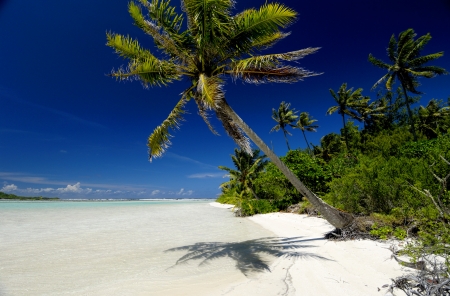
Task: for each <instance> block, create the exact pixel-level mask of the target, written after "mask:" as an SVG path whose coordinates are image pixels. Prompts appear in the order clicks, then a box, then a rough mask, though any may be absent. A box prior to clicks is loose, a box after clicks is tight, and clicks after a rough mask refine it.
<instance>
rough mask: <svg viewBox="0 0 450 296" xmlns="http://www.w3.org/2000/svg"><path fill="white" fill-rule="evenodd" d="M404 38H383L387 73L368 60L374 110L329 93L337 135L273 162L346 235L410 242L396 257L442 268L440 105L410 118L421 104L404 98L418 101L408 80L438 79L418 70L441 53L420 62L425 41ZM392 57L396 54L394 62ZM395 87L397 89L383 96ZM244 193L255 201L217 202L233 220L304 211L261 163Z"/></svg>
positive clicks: (444, 218) (354, 97)
mask: <svg viewBox="0 0 450 296" xmlns="http://www.w3.org/2000/svg"><path fill="white" fill-rule="evenodd" d="M414 37H415V34H414V31H413V30H411V29H410V30H407V31H405V32H402V33H401V34H400V35H399V40H397V39H396V38H395V36H392V38H391V41H390V44H389V48H388V56H389V59H390V61H391V62H392V63H393V64H394V66H395V67H394V66H392V67H391V66H390V65H388V64H385V63H384V62H382V61H381V60H378V59H376V58H374V57H372V56H370V57H369V60H370V62H372V64H374V65H375V66H379V67H381V68H383V69H386V70H388V73H387V74H386V75H385V76H383V77H382V79H380V80H379V81H378V82H377V83H376V84H375V85H379V84H381V82H383V81H386V90H384V91H379V92H378V94H377V99H376V100H374V101H371V100H370V97H367V96H363V95H362V91H363V90H362V89H357V90H356V91H353V89H352V88H350V89H347V84H346V83H343V84H342V86H341V88H340V89H339V91H337V92H334V91H333V90H332V89H330V92H331V95H332V96H333V98H334V99H335V100H336V102H337V106H332V107H330V108H329V109H328V113H329V114H332V113H334V112H337V113H338V114H340V115H341V116H342V122H343V127H342V129H341V131H340V134H336V133H330V134H327V135H324V136H323V137H322V139H321V141H320V144H318V145H314V144H313V145H312V147H313V149H310V147H309V145H308V149H306V150H300V149H297V150H290V151H288V152H287V154H286V155H285V156H284V157H281V160H282V161H283V162H284V163H285V165H286V166H287V167H288V168H289V169H290V170H291V171H292V172H293V173H294V174H295V175H296V176H297V177H298V178H299V179H300V180H302V181H303V182H304V184H305V185H306V186H307V187H308V188H310V189H311V190H312V191H313V192H314V193H315V194H317V195H319V196H320V197H322V198H323V200H324V201H325V202H326V203H328V204H330V205H332V206H334V207H336V208H338V209H339V210H341V211H343V212H347V213H351V214H352V215H353V216H354V217H357V218H355V219H354V221H355V222H354V223H353V224H352V227H353V226H354V225H356V229H359V231H362V232H364V233H366V234H367V235H371V236H373V237H378V238H381V239H387V238H389V237H397V238H399V239H404V238H405V237H407V236H414V237H415V238H417V239H416V240H413V243H409V244H408V247H407V248H406V250H405V252H406V253H407V254H408V255H410V256H411V257H412V258H413V259H414V260H418V259H419V258H424V254H435V255H439V256H441V257H442V258H444V259H445V264H446V265H447V267H450V252H449V251H448V246H449V245H450V190H449V189H450V98H448V99H447V101H444V100H438V99H429V101H428V103H427V104H425V105H421V106H418V107H416V108H414V104H417V103H418V102H420V101H421V97H420V96H408V92H409V93H412V94H416V95H418V94H421V93H420V92H419V91H417V89H416V87H417V86H418V85H419V83H418V80H417V79H418V77H421V76H422V77H425V78H432V77H434V76H435V75H440V74H446V71H445V70H444V69H442V68H439V67H436V66H430V67H428V66H423V64H425V63H426V62H427V61H432V60H435V59H437V58H439V57H440V56H442V53H441V52H439V53H436V54H431V55H428V56H424V57H421V56H420V55H419V54H420V50H421V49H422V48H423V46H424V45H425V44H426V43H427V42H428V41H429V40H430V38H431V37H430V36H429V34H427V35H425V36H422V37H419V38H418V39H417V40H414ZM405 40H406V41H407V42H406V41H405ZM404 41H405V42H406V43H405V42H404ZM414 44H415V45H416V46H414ZM401 47H405V48H406V49H405V50H404V51H403V52H400V51H399V50H400V49H401ZM397 51H399V52H398V53H397ZM407 51H409V53H407ZM403 54H406V55H405V57H402V55H403ZM407 59H410V60H409V61H407ZM405 61H406V62H405ZM418 70H420V71H421V72H420V73H419V72H417V73H416V72H414V71H418ZM395 80H398V81H399V82H400V84H401V87H399V88H398V89H396V90H395V91H392V87H393V84H394V82H395ZM282 104H285V105H287V106H290V104H288V103H284V102H282ZM291 110H295V109H293V108H292V109H291ZM346 115H347V116H346ZM315 127H318V126H315ZM305 140H306V138H305ZM306 143H307V144H308V142H306ZM252 184H253V190H254V191H255V192H256V194H257V196H258V197H259V199H254V198H252V196H250V195H248V194H247V195H245V194H242V191H239V187H235V188H232V190H229V191H227V192H224V193H223V194H222V196H221V197H220V199H225V198H228V202H229V203H234V204H237V205H239V206H240V208H241V209H240V211H239V213H240V215H242V216H246V215H253V214H257V213H266V212H269V211H279V210H287V209H288V207H289V206H291V205H293V204H300V206H299V207H297V208H298V209H299V210H298V211H299V212H301V211H302V210H304V209H306V208H308V207H310V205H309V204H308V202H307V201H306V200H304V197H303V196H302V195H301V194H300V193H299V192H298V191H297V190H295V188H294V187H293V186H292V185H291V184H290V182H288V180H287V179H286V178H285V177H284V175H283V174H282V173H281V172H280V171H279V170H278V168H277V167H275V166H274V165H273V164H271V163H268V164H266V165H265V166H264V168H263V169H262V170H261V171H260V173H259V174H258V175H257V176H256V177H255V178H254V179H253V180H252ZM233 198H234V201H235V200H236V198H238V199H239V203H236V202H234V201H233ZM220 199H219V200H220ZM425 258H426V256H425Z"/></svg>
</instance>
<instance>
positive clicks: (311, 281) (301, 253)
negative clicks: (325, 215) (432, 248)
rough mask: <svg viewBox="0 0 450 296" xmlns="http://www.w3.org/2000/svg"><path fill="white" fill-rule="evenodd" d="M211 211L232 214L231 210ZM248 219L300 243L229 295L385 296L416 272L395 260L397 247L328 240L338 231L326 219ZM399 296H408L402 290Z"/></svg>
mask: <svg viewBox="0 0 450 296" xmlns="http://www.w3.org/2000/svg"><path fill="white" fill-rule="evenodd" d="M210 205H211V206H214V207H222V208H228V209H230V205H221V204H218V203H210ZM231 207H233V206H232V205H231ZM244 219H248V220H250V221H252V222H254V223H256V224H258V225H259V226H261V227H263V228H265V229H267V230H269V231H271V232H272V233H274V234H275V236H277V237H282V238H286V241H290V242H292V241H293V240H295V243H296V247H297V248H296V249H295V252H296V256H283V257H280V258H276V259H275V261H274V262H273V263H272V264H271V265H270V272H269V271H268V272H261V273H259V274H257V275H255V277H254V278H251V279H249V280H248V281H247V282H245V283H242V282H241V283H239V284H234V285H232V286H230V287H228V291H227V293H225V295H245V294H249V295H251V294H253V295H338V296H339V295H340V296H344V295H346V296H360V295H385V294H386V292H387V288H386V287H385V288H383V286H384V285H390V284H391V283H392V281H391V278H395V277H398V276H400V275H403V274H405V273H409V272H413V271H414V270H413V269H410V268H408V267H403V266H401V265H400V264H398V263H397V262H396V261H395V260H393V259H391V255H392V252H391V251H390V250H389V247H390V246H391V245H392V244H393V243H394V242H393V241H386V242H384V241H373V240H351V241H331V240H326V239H325V238H324V235H325V234H326V233H327V232H329V231H331V230H333V229H334V227H333V226H331V225H330V224H329V223H328V222H327V221H326V220H324V219H322V218H318V217H309V216H307V215H299V214H291V213H270V214H262V215H255V216H252V217H247V218H244ZM396 243H398V242H396ZM400 244H401V242H400ZM394 293H395V295H405V294H404V293H403V292H402V291H399V290H394Z"/></svg>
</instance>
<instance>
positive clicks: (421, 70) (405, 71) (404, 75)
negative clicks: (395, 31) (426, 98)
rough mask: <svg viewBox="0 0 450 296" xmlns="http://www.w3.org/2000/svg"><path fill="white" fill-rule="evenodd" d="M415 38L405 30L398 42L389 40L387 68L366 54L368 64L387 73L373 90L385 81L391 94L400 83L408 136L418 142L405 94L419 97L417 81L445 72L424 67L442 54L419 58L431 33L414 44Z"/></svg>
mask: <svg viewBox="0 0 450 296" xmlns="http://www.w3.org/2000/svg"><path fill="white" fill-rule="evenodd" d="M415 37H416V33H414V30H413V29H408V30H406V31H403V32H401V33H400V34H399V35H398V40H397V39H396V38H395V35H392V36H391V39H390V41H389V45H388V48H387V55H388V58H389V60H390V61H391V63H392V64H387V63H385V62H383V61H381V60H379V59H377V58H375V57H373V56H372V54H369V61H370V62H371V63H372V64H373V65H375V66H377V67H380V68H382V69H386V70H387V71H388V73H387V74H385V75H384V76H383V77H381V78H380V79H379V80H378V81H377V82H376V83H375V85H374V86H373V88H375V87H377V86H378V85H379V84H380V83H382V82H383V81H385V80H386V88H387V89H388V90H392V85H393V84H394V82H395V80H396V79H398V80H399V81H400V84H401V85H402V88H403V93H404V94H405V103H406V108H407V110H408V116H409V121H410V126H411V132H412V134H413V137H414V141H417V135H416V130H415V127H414V118H413V114H412V111H411V107H410V100H409V98H408V92H411V93H413V94H420V93H421V92H419V91H418V90H417V89H416V88H417V86H418V85H419V81H418V78H419V77H425V78H433V77H435V76H436V75H442V74H447V71H445V69H444V68H441V67H437V66H425V64H426V63H428V62H430V61H433V60H436V59H438V58H440V57H441V56H443V55H444V52H443V51H441V52H437V53H433V54H429V55H425V56H420V52H421V51H422V50H423V48H424V47H425V45H426V44H427V43H428V42H429V41H430V39H431V35H430V33H427V34H426V35H423V36H421V37H419V38H417V39H416V40H414V38H415ZM373 88H372V89H373Z"/></svg>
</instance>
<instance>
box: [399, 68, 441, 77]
mask: <svg viewBox="0 0 450 296" xmlns="http://www.w3.org/2000/svg"><path fill="white" fill-rule="evenodd" d="M405 70H406V71H407V72H408V73H410V74H411V75H413V76H416V77H425V78H433V77H434V76H436V74H435V73H434V72H432V71H415V70H412V69H405Z"/></svg>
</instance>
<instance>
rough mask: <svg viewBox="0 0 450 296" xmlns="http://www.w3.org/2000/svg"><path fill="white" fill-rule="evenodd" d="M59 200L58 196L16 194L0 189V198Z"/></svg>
mask: <svg viewBox="0 0 450 296" xmlns="http://www.w3.org/2000/svg"><path fill="white" fill-rule="evenodd" d="M2 199H7V200H59V198H58V197H42V196H17V195H15V194H8V193H4V192H1V191H0V200H2Z"/></svg>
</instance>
